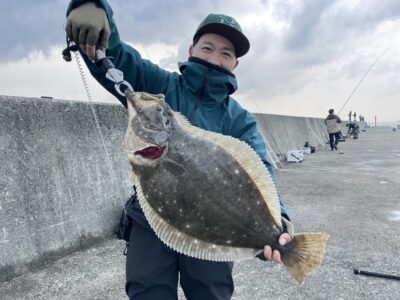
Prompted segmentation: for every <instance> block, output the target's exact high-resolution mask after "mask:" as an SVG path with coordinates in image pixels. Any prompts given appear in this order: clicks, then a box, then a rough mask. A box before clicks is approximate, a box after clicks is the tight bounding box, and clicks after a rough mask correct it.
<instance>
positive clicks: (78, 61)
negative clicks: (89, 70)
mask: <svg viewBox="0 0 400 300" xmlns="http://www.w3.org/2000/svg"><path fill="white" fill-rule="evenodd" d="M74 56H75V61H76V64H77V66H78V69H79V73H80V75H81V78H82V82H83V86H84V88H85V91H86V95H87V98H88V100H89V104H90V109H91V111H92V113H93V117H94V120H95V123H96V127H97V131H98V132H99V135H100V139H101V143H102V145H103V149H104V152H105V154H106V161H107V165H108V168H109V171H110V175H111V177H113V178H114V180H115V186H116V187H117V192H118V194H119V195H122V190H121V188H120V186H119V184H118V177H117V174H116V172H115V170H114V167H113V163H112V161H111V158H110V154H109V153H108V150H107V147H106V143H105V141H104V136H103V133H102V131H101V128H100V122H99V119H98V117H97V114H96V111H95V109H94V104H93V100H92V95H91V93H90V90H89V85H88V82H87V79H86V76H85V73H84V70H83V67H82V62H81V61H80V59H79V54H78V51H75V52H74Z"/></svg>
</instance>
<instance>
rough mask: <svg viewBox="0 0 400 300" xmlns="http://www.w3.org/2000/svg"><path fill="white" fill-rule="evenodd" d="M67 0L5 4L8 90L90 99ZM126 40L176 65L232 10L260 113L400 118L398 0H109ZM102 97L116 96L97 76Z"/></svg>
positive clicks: (2, 25) (242, 70) (242, 91)
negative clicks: (211, 17)
mask: <svg viewBox="0 0 400 300" xmlns="http://www.w3.org/2000/svg"><path fill="white" fill-rule="evenodd" d="M68 3H69V1H66V0H38V1H31V0H13V1H9V0H0V40H1V42H0V94H1V95H10V96H27V97H40V96H52V97H54V98H57V99H71V100H86V99H87V96H86V93H85V90H84V88H83V84H82V81H81V78H80V74H79V72H78V68H77V65H76V62H75V61H72V62H70V63H66V62H64V60H63V59H62V57H61V51H62V49H63V48H64V47H65V33H64V24H65V11H66V8H67V6H68ZM109 3H110V4H111V6H112V8H113V10H114V18H115V20H116V22H117V25H118V28H119V31H120V35H121V38H122V39H123V40H125V41H126V42H128V43H129V44H131V45H132V46H134V47H136V48H137V49H138V50H139V51H140V52H141V54H142V55H143V57H146V58H150V59H151V60H153V62H156V63H158V64H159V65H160V66H161V67H164V68H166V69H168V70H172V71H176V70H177V67H176V63H177V62H178V61H184V60H186V59H187V56H188V47H189V45H190V42H191V38H192V35H193V33H194V30H195V28H196V27H197V25H198V24H199V22H200V21H201V20H202V19H203V18H204V17H205V16H206V15H207V14H208V13H212V12H213V13H225V14H229V15H232V16H234V17H235V18H236V20H237V21H238V22H239V23H240V24H241V26H242V29H243V31H244V33H245V34H246V35H247V37H248V38H249V40H250V43H251V48H250V51H249V53H248V54H247V55H246V56H245V57H243V58H241V59H240V63H239V66H238V68H237V69H236V70H235V73H236V75H237V79H238V85H239V89H238V91H237V92H236V93H235V94H234V97H235V98H236V99H237V100H238V101H239V102H240V103H241V104H242V105H243V106H244V107H245V108H247V109H249V110H250V111H252V112H265V113H272V114H282V115H294V116H310V117H325V115H326V114H327V111H328V109H329V108H334V109H335V110H336V111H339V110H340V109H341V108H342V106H343V105H344V103H345V102H346V100H347V99H348V98H349V96H350V95H351V93H352V91H353V90H354V89H355V88H356V86H357V84H358V83H359V81H360V80H361V79H362V78H363V76H365V74H366V72H367V71H368V70H369V69H370V68H371V66H372V65H373V63H374V62H375V61H376V60H377V59H378V57H379V56H381V55H382V56H381V57H380V59H379V60H378V61H377V62H376V64H375V66H374V67H373V68H372V69H371V71H370V72H369V73H368V75H367V76H366V77H365V79H364V80H363V82H362V83H361V85H360V86H359V87H358V89H357V90H356V92H355V93H354V94H353V96H352V97H351V98H350V100H349V102H348V104H347V105H346V106H345V107H344V109H343V110H342V113H341V117H343V118H347V114H348V112H349V110H352V111H356V112H357V114H362V115H364V116H365V118H366V120H367V121H370V122H373V119H374V117H375V115H376V116H377V118H378V121H381V122H389V121H396V120H400V1H399V0H379V1H378V0H362V1H361V0H360V1H357V0H337V1H334V0H332V1H329V0H258V1H257V0H247V1H243V0H233V1H230V0H135V1H132V0H130V1H129V0H110V1H109ZM86 76H87V77H88V78H89V88H90V91H91V94H92V96H93V98H94V99H95V100H96V101H117V100H116V99H115V98H113V97H112V96H111V95H109V94H108V93H107V92H105V91H104V90H103V88H102V87H101V86H99V85H98V84H97V83H96V82H95V81H94V80H92V79H90V76H89V75H86Z"/></svg>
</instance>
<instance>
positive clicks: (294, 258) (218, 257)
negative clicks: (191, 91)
mask: <svg viewBox="0 0 400 300" xmlns="http://www.w3.org/2000/svg"><path fill="white" fill-rule="evenodd" d="M126 98H127V100H128V113H129V117H128V128H127V132H126V135H125V141H124V144H125V148H126V150H127V151H128V160H129V162H130V164H131V166H132V169H133V174H132V175H133V177H134V182H136V184H137V188H138V198H139V203H140V205H141V207H142V209H143V211H144V214H145V216H146V218H147V220H148V222H149V224H150V226H151V227H152V228H153V230H154V231H155V233H156V234H157V236H158V237H159V238H160V239H161V240H162V241H163V242H164V243H165V244H167V245H168V246H170V247H171V248H172V249H174V250H176V251H178V252H180V253H183V254H185V255H189V256H193V257H196V258H200V259H207V260H212V261H238V260H243V259H246V258H252V257H254V256H256V255H257V254H259V253H260V252H261V251H262V250H263V248H264V245H271V247H272V248H273V249H277V250H279V251H280V252H281V259H282V262H283V264H284V265H285V267H286V269H287V270H288V271H289V273H290V274H291V275H292V277H293V278H294V279H295V280H296V281H297V282H298V283H303V281H304V279H305V277H306V276H307V274H308V273H310V272H311V271H313V270H314V269H315V268H317V267H318V266H319V265H320V263H321V261H322V258H323V255H324V253H325V242H326V240H327V239H328V235H326V234H324V233H304V234H297V235H295V236H294V238H293V240H292V241H291V242H289V243H288V244H286V245H284V246H281V245H280V244H279V242H278V239H279V236H280V235H281V234H282V232H283V228H282V225H281V212H280V205H279V197H278V193H277V191H276V188H275V185H274V182H273V180H272V178H271V176H270V175H269V173H268V172H267V171H266V168H265V166H264V164H263V162H262V161H261V159H260V158H259V156H258V155H257V153H255V152H254V151H253V149H252V148H251V147H250V146H249V145H247V144H246V143H244V142H242V141H240V140H238V139H235V138H233V137H230V136H225V135H222V134H218V133H213V132H209V131H206V130H203V129H200V128H197V127H195V126H192V125H191V124H190V123H189V122H188V121H187V120H186V119H185V118H184V117H183V116H182V115H181V114H179V113H177V112H173V111H172V110H171V109H170V107H169V106H168V105H167V103H166V102H165V101H164V97H163V96H162V95H151V94H146V93H133V92H131V91H126Z"/></svg>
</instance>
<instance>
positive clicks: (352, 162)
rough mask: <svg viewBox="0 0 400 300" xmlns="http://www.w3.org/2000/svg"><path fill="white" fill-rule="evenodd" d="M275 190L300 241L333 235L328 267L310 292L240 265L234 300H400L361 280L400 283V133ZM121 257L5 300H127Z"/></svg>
mask: <svg viewBox="0 0 400 300" xmlns="http://www.w3.org/2000/svg"><path fill="white" fill-rule="evenodd" d="M277 183H278V186H279V190H280V192H281V194H282V196H283V199H284V200H285V202H286V205H287V206H288V209H289V212H290V216H291V218H292V220H293V222H294V224H295V228H296V231H297V232H314V231H321V232H326V233H329V234H330V240H329V241H328V244H327V253H326V256H325V259H324V261H323V264H322V266H321V267H320V268H319V269H318V270H317V271H316V272H314V273H312V274H310V275H309V276H308V277H307V278H306V281H305V283H304V285H302V286H298V285H296V284H295V283H294V281H293V280H292V279H291V278H290V277H289V275H288V273H287V272H286V270H285V269H284V267H283V266H281V265H277V264H272V263H265V262H262V261H259V260H256V259H255V260H249V261H244V262H241V263H237V264H236V265H235V268H234V279H235V294H234V297H233V299H234V300H239V299H240V300H242V299H243V300H247V299H257V300H263V299H399V291H400V281H396V280H388V279H380V278H374V277H366V276H361V275H354V274H353V269H355V268H358V269H362V270H367V271H372V272H381V273H387V274H395V275H400V252H399V249H400V238H399V236H400V196H399V195H400V132H399V131H396V132H395V131H392V129H391V128H373V129H368V131H367V132H362V133H361V134H360V137H359V139H358V140H347V141H346V142H343V143H340V144H339V150H338V151H330V150H317V152H316V153H313V154H307V155H306V157H305V159H304V161H303V163H301V164H300V163H293V164H289V165H288V166H287V167H286V168H284V169H281V170H279V171H278V172H277ZM0 234H1V233H0ZM123 249H124V243H123V242H121V241H117V240H115V239H109V240H106V241H104V242H101V243H99V244H96V245H95V246H92V247H91V248H88V249H86V250H82V251H79V252H76V253H74V254H71V255H68V256H66V257H64V258H62V259H59V260H57V261H55V262H52V263H49V264H47V265H43V266H42V267H41V268H39V269H37V270H36V271H34V272H29V273H27V274H25V275H22V276H20V277H17V278H15V279H13V280H11V281H7V282H4V283H1V284H0V299H3V300H16V299H21V300H22V299H24V300H28V299H46V300H47V299H71V300H72V299H74V300H75V299H81V300H86V299H91V300H93V299H110V300H111V299H126V296H125V292H124V276H125V274H124V273H125V266H124V256H123V255H122V251H123ZM179 299H185V298H184V296H183V293H182V292H181V291H179ZM154 300H162V299H154ZM205 300H206V299H205Z"/></svg>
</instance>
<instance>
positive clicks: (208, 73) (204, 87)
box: [188, 68, 211, 123]
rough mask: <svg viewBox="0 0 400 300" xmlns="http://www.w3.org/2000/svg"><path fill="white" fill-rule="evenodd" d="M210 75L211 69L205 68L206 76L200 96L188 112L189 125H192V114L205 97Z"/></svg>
mask: <svg viewBox="0 0 400 300" xmlns="http://www.w3.org/2000/svg"><path fill="white" fill-rule="evenodd" d="M210 73H211V69H210V68H207V70H206V74H205V75H204V80H203V87H202V90H201V93H200V96H199V97H198V98H197V100H196V103H195V104H194V107H193V109H192V111H191V112H190V114H189V117H188V119H189V121H190V122H191V123H192V118H193V117H194V114H195V112H196V110H197V108H198V107H199V105H200V102H201V101H202V100H203V99H204V96H205V94H206V91H207V86H208V81H209V78H210Z"/></svg>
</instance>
